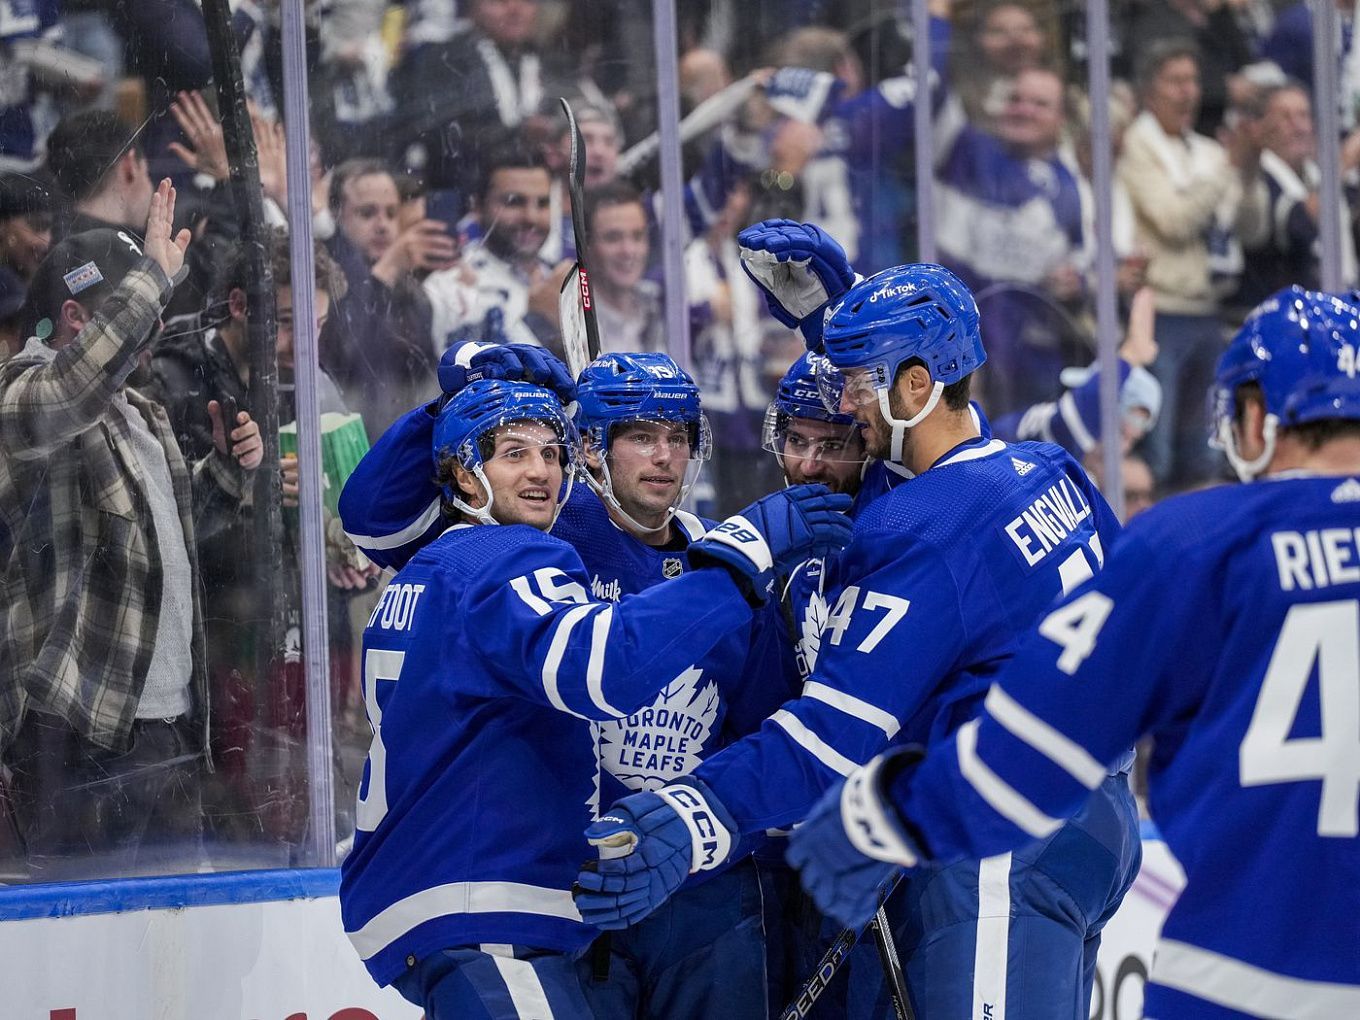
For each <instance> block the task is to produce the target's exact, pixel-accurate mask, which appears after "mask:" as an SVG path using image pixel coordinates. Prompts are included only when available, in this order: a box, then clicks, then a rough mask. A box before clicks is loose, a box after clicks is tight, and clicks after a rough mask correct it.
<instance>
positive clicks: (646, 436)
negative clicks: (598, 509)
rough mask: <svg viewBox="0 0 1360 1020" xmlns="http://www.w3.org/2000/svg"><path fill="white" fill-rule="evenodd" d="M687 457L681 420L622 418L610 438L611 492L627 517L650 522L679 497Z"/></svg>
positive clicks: (686, 430) (685, 432) (686, 431)
mask: <svg viewBox="0 0 1360 1020" xmlns="http://www.w3.org/2000/svg"><path fill="white" fill-rule="evenodd" d="M689 461H690V438H689V428H688V426H686V425H684V424H683V423H680V422H654V421H630V422H625V423H624V424H622V425H619V426H616V427H615V429H614V432H613V434H612V435H611V436H610V439H609V478H610V481H611V483H612V484H613V488H614V496H615V498H616V499H617V500H618V501H619V505H620V506H622V507H623V509H624V511H625V512H626V513H627V514H628V515H629V516H630V517H632V518H634V519H635V520H637V521H640V522H641V523H643V524H646V525H649V526H650V525H653V524H655V523H659V521H661V520H663V519H664V518H665V515H666V513H667V512H668V511H669V510H670V509H671V507H673V506H675V504H676V502H677V501H678V500H679V498H680V488H681V486H682V485H684V481H685V471H686V469H687V468H688V467H689Z"/></svg>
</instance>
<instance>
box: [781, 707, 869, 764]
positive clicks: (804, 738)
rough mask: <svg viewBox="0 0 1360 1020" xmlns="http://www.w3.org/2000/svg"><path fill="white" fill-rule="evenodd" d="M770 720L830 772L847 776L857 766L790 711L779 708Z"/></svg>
mask: <svg viewBox="0 0 1360 1020" xmlns="http://www.w3.org/2000/svg"><path fill="white" fill-rule="evenodd" d="M770 722H772V723H775V724H776V725H777V726H779V727H781V728H782V729H783V730H784V731H785V732H786V733H788V735H789V736H791V737H792V738H793V740H794V743H796V744H797V745H798V746H799V747H801V748H802V749H803V750H804V751H806V752H807V753H808V754H810V755H812V757H814V758H816V759H817V760H818V761H819V762H821V763H822V764H823V765H825V766H826V767H827V768H829V769H830V770H831V771H832V772H836V773H839V774H840V775H842V776H848V775H849V774H850V773H851V772H854V771H855V769H857V768H859V765H858V763H856V762H853V761H851V760H850V759H849V758H847V757H846V756H845V755H843V754H841V753H840V752H839V751H837V750H836V749H835V748H834V747H832V746H831V745H830V744H828V743H827V742H826V741H825V740H823V739H822V738H821V737H819V736H817V734H815V733H813V732H812V731H811V730H810V729H808V728H807V727H806V726H804V725H803V720H801V719H799V718H798V717H797V716H796V715H794V714H793V713H792V712H788V711H785V710H784V709H782V708H781V709H780V710H779V711H778V712H776V713H775V714H774V715H772V716H770Z"/></svg>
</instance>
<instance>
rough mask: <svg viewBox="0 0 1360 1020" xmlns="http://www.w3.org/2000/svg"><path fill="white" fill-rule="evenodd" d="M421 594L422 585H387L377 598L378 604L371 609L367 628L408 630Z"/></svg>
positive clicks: (412, 621) (414, 616)
mask: <svg viewBox="0 0 1360 1020" xmlns="http://www.w3.org/2000/svg"><path fill="white" fill-rule="evenodd" d="M423 594H425V585H423V584H389V585H388V586H387V587H386V588H384V589H383V593H382V595H380V596H379V597H378V604H377V605H376V606H374V607H373V613H372V615H370V616H369V618H368V626H369V627H377V628H379V629H381V630H391V631H406V630H410V629H411V626H412V624H413V623H414V622H415V618H416V607H417V606H418V605H419V604H420V596H422V595H423Z"/></svg>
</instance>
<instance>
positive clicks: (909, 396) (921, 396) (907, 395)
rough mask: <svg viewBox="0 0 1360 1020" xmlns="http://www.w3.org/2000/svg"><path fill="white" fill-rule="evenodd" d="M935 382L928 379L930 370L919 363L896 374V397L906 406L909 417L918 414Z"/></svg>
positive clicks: (928, 397)
mask: <svg viewBox="0 0 1360 1020" xmlns="http://www.w3.org/2000/svg"><path fill="white" fill-rule="evenodd" d="M934 386H935V382H934V380H933V379H931V378H930V369H928V368H926V366H925V365H922V364H920V363H919V362H918V363H917V364H915V365H909V366H906V367H904V368H902V369H900V370H899V371H898V373H897V383H896V388H897V395H898V396H899V397H900V398H901V399H902V402H903V403H904V404H905V405H906V410H907V412H908V415H909V416H915V415H916V414H918V413H920V410H921V408H923V407H925V406H926V401H927V400H929V399H930V392H931V390H932V389H934Z"/></svg>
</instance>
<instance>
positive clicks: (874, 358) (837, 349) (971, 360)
mask: <svg viewBox="0 0 1360 1020" xmlns="http://www.w3.org/2000/svg"><path fill="white" fill-rule="evenodd" d="M822 342H823V344H824V345H825V348H826V355H827V357H828V358H829V359H830V361H831V363H832V364H833V365H835V367H836V368H838V369H840V370H841V371H842V372H843V373H844V374H845V385H846V387H847V388H848V389H849V391H850V392H849V393H848V394H847V396H848V398H849V399H850V400H851V402H852V403H859V402H863V401H864V400H866V399H868V398H869V396H870V395H876V396H877V399H878V406H879V410H880V411H881V412H882V414H883V417H884V419H885V420H886V421H888V422H889V423H890V424H891V425H892V426H893V453H892V456H893V459H894V460H897V459H899V457H900V455H901V446H902V436H903V433H904V430H906V429H909V428H912V427H914V426H915V425H917V424H918V423H919V422H920V421H921V420H922V419H924V418H925V417H926V415H928V414H929V413H930V412H931V411H933V410H934V409H935V405H936V404H937V403H938V402H939V399H940V394H941V393H943V391H944V388H945V387H946V386H949V385H951V384H953V383H956V382H958V381H959V380H960V379H962V378H964V377H965V376H967V375H970V374H971V373H972V372H974V371H976V370H977V369H978V368H980V367H981V366H982V364H983V363H984V362H985V361H986V360H987V353H986V351H984V350H983V349H982V331H981V327H980V324H979V318H978V308H977V302H976V301H975V300H974V299H973V295H972V292H971V291H969V289H968V288H967V287H966V286H965V285H964V283H963V281H962V280H960V279H959V278H958V277H957V276H955V275H954V274H953V273H951V272H950V271H949V270H948V269H945V268H944V267H943V266H937V265H933V264H930V263H919V264H913V265H906V266H897V267H895V268H893V269H885V270H884V271H883V272H881V273H878V274H877V275H875V276H871V277H869V278H868V279H867V280H862V281H860V282H859V283H857V284H855V286H853V287H851V288H850V290H849V291H848V292H847V293H846V294H845V296H844V297H842V298H841V299H840V301H839V302H837V303H836V304H835V305H833V306H832V308H831V309H830V310H829V311H828V312H827V316H826V323H825V325H824V326H823V329H822ZM913 358H917V359H919V360H920V361H921V362H923V363H924V364H925V367H926V369H927V370H928V371H929V372H930V378H931V380H932V381H933V382H934V384H935V385H934V392H933V393H932V394H931V396H930V399H929V400H928V401H927V402H926V405H925V406H924V407H923V408H922V409H921V411H920V413H918V414H916V415H915V416H914V417H912V418H911V419H910V420H908V421H903V420H900V419H898V418H896V417H894V416H893V414H892V413H891V411H890V410H889V406H888V393H889V392H890V391H891V389H892V385H893V382H894V380H895V379H896V378H897V370H898V369H899V368H900V367H901V366H902V365H903V364H904V363H906V362H907V361H910V360H911V359H913ZM836 409H838V408H832V410H836Z"/></svg>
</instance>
